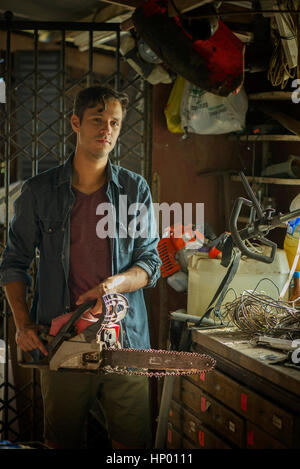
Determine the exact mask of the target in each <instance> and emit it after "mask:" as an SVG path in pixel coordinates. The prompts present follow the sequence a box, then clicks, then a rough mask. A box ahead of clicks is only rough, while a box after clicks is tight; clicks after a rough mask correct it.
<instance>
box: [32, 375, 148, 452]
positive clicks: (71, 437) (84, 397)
mask: <svg viewBox="0 0 300 469" xmlns="http://www.w3.org/2000/svg"><path fill="white" fill-rule="evenodd" d="M41 388H42V396H43V402H44V437H45V439H46V440H49V441H51V442H52V443H54V444H55V446H57V447H59V448H80V447H81V446H82V434H83V428H84V423H85V420H86V418H87V415H88V412H89V410H90V409H91V408H92V406H93V404H94V402H95V399H96V398H98V400H99V402H100V404H101V407H102V409H103V413H104V415H105V417H106V424H107V430H108V433H109V437H110V438H111V439H112V440H116V441H119V442H120V443H123V444H124V445H127V446H141V447H143V446H145V447H150V441H151V440H150V439H151V428H150V427H151V424H150V406H149V381H148V378H147V377H145V376H135V375H132V376H126V375H118V374H113V373H112V374H107V375H102V376H97V375H92V374H83V373H73V372H65V373H64V372H56V371H48V370H41Z"/></svg>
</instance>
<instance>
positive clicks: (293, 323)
mask: <svg viewBox="0 0 300 469" xmlns="http://www.w3.org/2000/svg"><path fill="white" fill-rule="evenodd" d="M224 310H225V312H226V315H227V314H228V317H229V318H230V320H231V322H232V324H233V325H235V326H236V327H238V328H239V329H240V330H242V331H243V332H245V333H247V334H248V335H251V336H254V335H256V334H264V335H271V336H273V337H274V336H276V337H279V336H282V335H286V336H288V337H289V338H291V339H295V338H297V337H300V310H297V309H296V308H294V307H293V304H291V303H290V302H285V301H280V300H274V299H273V298H271V297H269V296H267V295H264V294H262V293H258V292H256V291H252V290H244V291H243V293H242V294H241V295H240V296H239V297H238V298H237V299H236V300H234V301H232V302H231V303H226V304H225V305H224Z"/></svg>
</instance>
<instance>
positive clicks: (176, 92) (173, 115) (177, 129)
mask: <svg viewBox="0 0 300 469" xmlns="http://www.w3.org/2000/svg"><path fill="white" fill-rule="evenodd" d="M185 83H186V80H185V79H184V78H183V77H181V76H180V75H177V78H176V80H175V83H174V85H173V88H172V90H171V93H170V96H169V99H168V102H167V105H166V107H165V111H164V112H165V116H166V120H167V127H168V130H169V131H170V132H173V133H183V128H182V127H181V114H180V108H181V99H182V93H183V88H184V85H185Z"/></svg>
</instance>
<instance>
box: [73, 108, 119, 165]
mask: <svg viewBox="0 0 300 469" xmlns="http://www.w3.org/2000/svg"><path fill="white" fill-rule="evenodd" d="M104 104H105V106H104ZM71 123H72V128H73V130H74V132H76V133H77V148H78V149H79V150H80V151H83V152H85V153H86V154H89V155H91V156H93V157H94V158H96V159H100V158H106V157H108V154H109V153H110V152H111V151H112V150H113V148H114V146H115V144H116V141H117V139H118V136H119V134H120V130H121V124H122V106H121V104H120V102H119V101H117V100H115V99H108V100H105V102H104V103H102V102H99V103H98V104H97V105H96V106H95V107H91V108H87V109H86V110H85V111H84V114H83V117H82V120H81V122H80V120H79V117H78V116H76V115H75V114H73V116H72V118H71Z"/></svg>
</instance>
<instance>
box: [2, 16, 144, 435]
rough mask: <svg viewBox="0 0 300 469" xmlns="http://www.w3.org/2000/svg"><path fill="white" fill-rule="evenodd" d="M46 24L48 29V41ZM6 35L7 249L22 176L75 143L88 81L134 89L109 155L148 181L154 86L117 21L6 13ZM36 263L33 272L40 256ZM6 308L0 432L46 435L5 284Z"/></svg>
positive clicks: (60, 157) (57, 160)
mask: <svg viewBox="0 0 300 469" xmlns="http://www.w3.org/2000/svg"><path fill="white" fill-rule="evenodd" d="M26 31H27V33H26ZM28 31H34V34H33V35H32V33H30V34H29V33H28ZM42 31H47V34H48V37H47V42H44V43H43V42H41V41H40V38H41V32H42ZM74 31H77V32H78V31H80V36H82V37H83V38H84V39H85V43H86V46H85V49H86V50H85V52H80V51H79V50H78V48H76V47H74V44H72V42H70V39H69V38H70V37H72V34H71V33H70V32H74ZM103 31H110V32H111V34H112V35H113V38H112V40H111V44H112V46H111V47H110V49H113V53H110V54H109V55H105V54H104V53H103V52H102V53H101V54H99V49H98V50H97V49H96V48H95V47H94V43H95V39H94V38H95V35H98V34H99V32H103ZM49 32H50V33H49ZM0 35H1V37H0V54H1V55H0V90H3V87H4V83H5V86H6V96H5V99H3V92H2V99H1V98H0V168H1V171H0V242H1V252H2V250H3V248H4V246H5V243H6V239H7V233H8V227H9V221H10V219H11V217H12V210H13V201H14V200H15V198H16V197H17V196H18V194H19V193H20V188H21V185H22V181H24V180H25V179H27V178H28V177H30V176H34V175H36V174H38V173H40V172H42V171H44V170H46V169H48V168H50V167H52V166H55V165H58V164H61V163H63V162H64V161H65V159H66V158H67V157H68V156H69V154H70V153H71V151H72V150H73V148H74V144H75V138H74V134H73V131H72V128H71V126H70V116H71V114H72V104H73V98H74V96H75V94H76V93H77V92H78V91H79V90H80V89H82V88H85V87H86V86H90V85H92V84H102V85H105V84H107V85H110V86H113V87H115V88H116V89H118V90H121V91H125V92H127V93H128V95H129V98H130V105H129V109H128V112H127V116H126V119H125V122H124V125H123V127H122V131H121V135H120V138H119V142H118V144H117V145H116V147H115V149H114V154H113V155H111V158H112V161H113V162H114V163H115V164H120V165H122V166H124V167H126V168H128V169H131V170H133V171H135V172H138V173H140V174H142V175H143V176H144V177H145V178H146V179H147V180H148V182H149V184H150V182H151V181H150V175H151V121H152V108H151V101H152V98H151V93H152V87H151V85H149V84H148V83H147V82H145V81H144V80H143V79H142V78H141V77H140V76H139V75H137V74H136V72H134V71H133V70H132V69H130V68H129V67H128V66H126V63H125V62H123V61H122V60H121V57H120V53H119V49H120V28H119V24H113V23H98V24H95V23H59V22H58V23H54V22H39V23H33V22H22V23H21V22H14V21H11V20H10V19H8V20H7V21H2V22H0ZM0 96H1V93H0ZM1 101H2V102H1ZM31 270H32V275H33V278H34V276H35V270H36V268H35V262H33V264H32V267H31ZM33 285H34V282H33ZM0 314H1V316H0V339H1V342H0V352H1V353H2V355H0V440H1V439H5V440H9V441H12V442H15V441H19V442H20V441H22V442H26V441H27V442H28V441H41V439H42V420H43V412H42V404H41V395H40V387H39V376H38V374H37V373H36V371H35V370H29V369H21V368H20V367H18V366H17V364H16V361H17V360H16V345H15V340H14V323H13V319H12V314H11V312H10V309H9V305H8V303H7V301H6V298H5V296H4V292H1V297H0ZM87 433H88V432H87Z"/></svg>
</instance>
